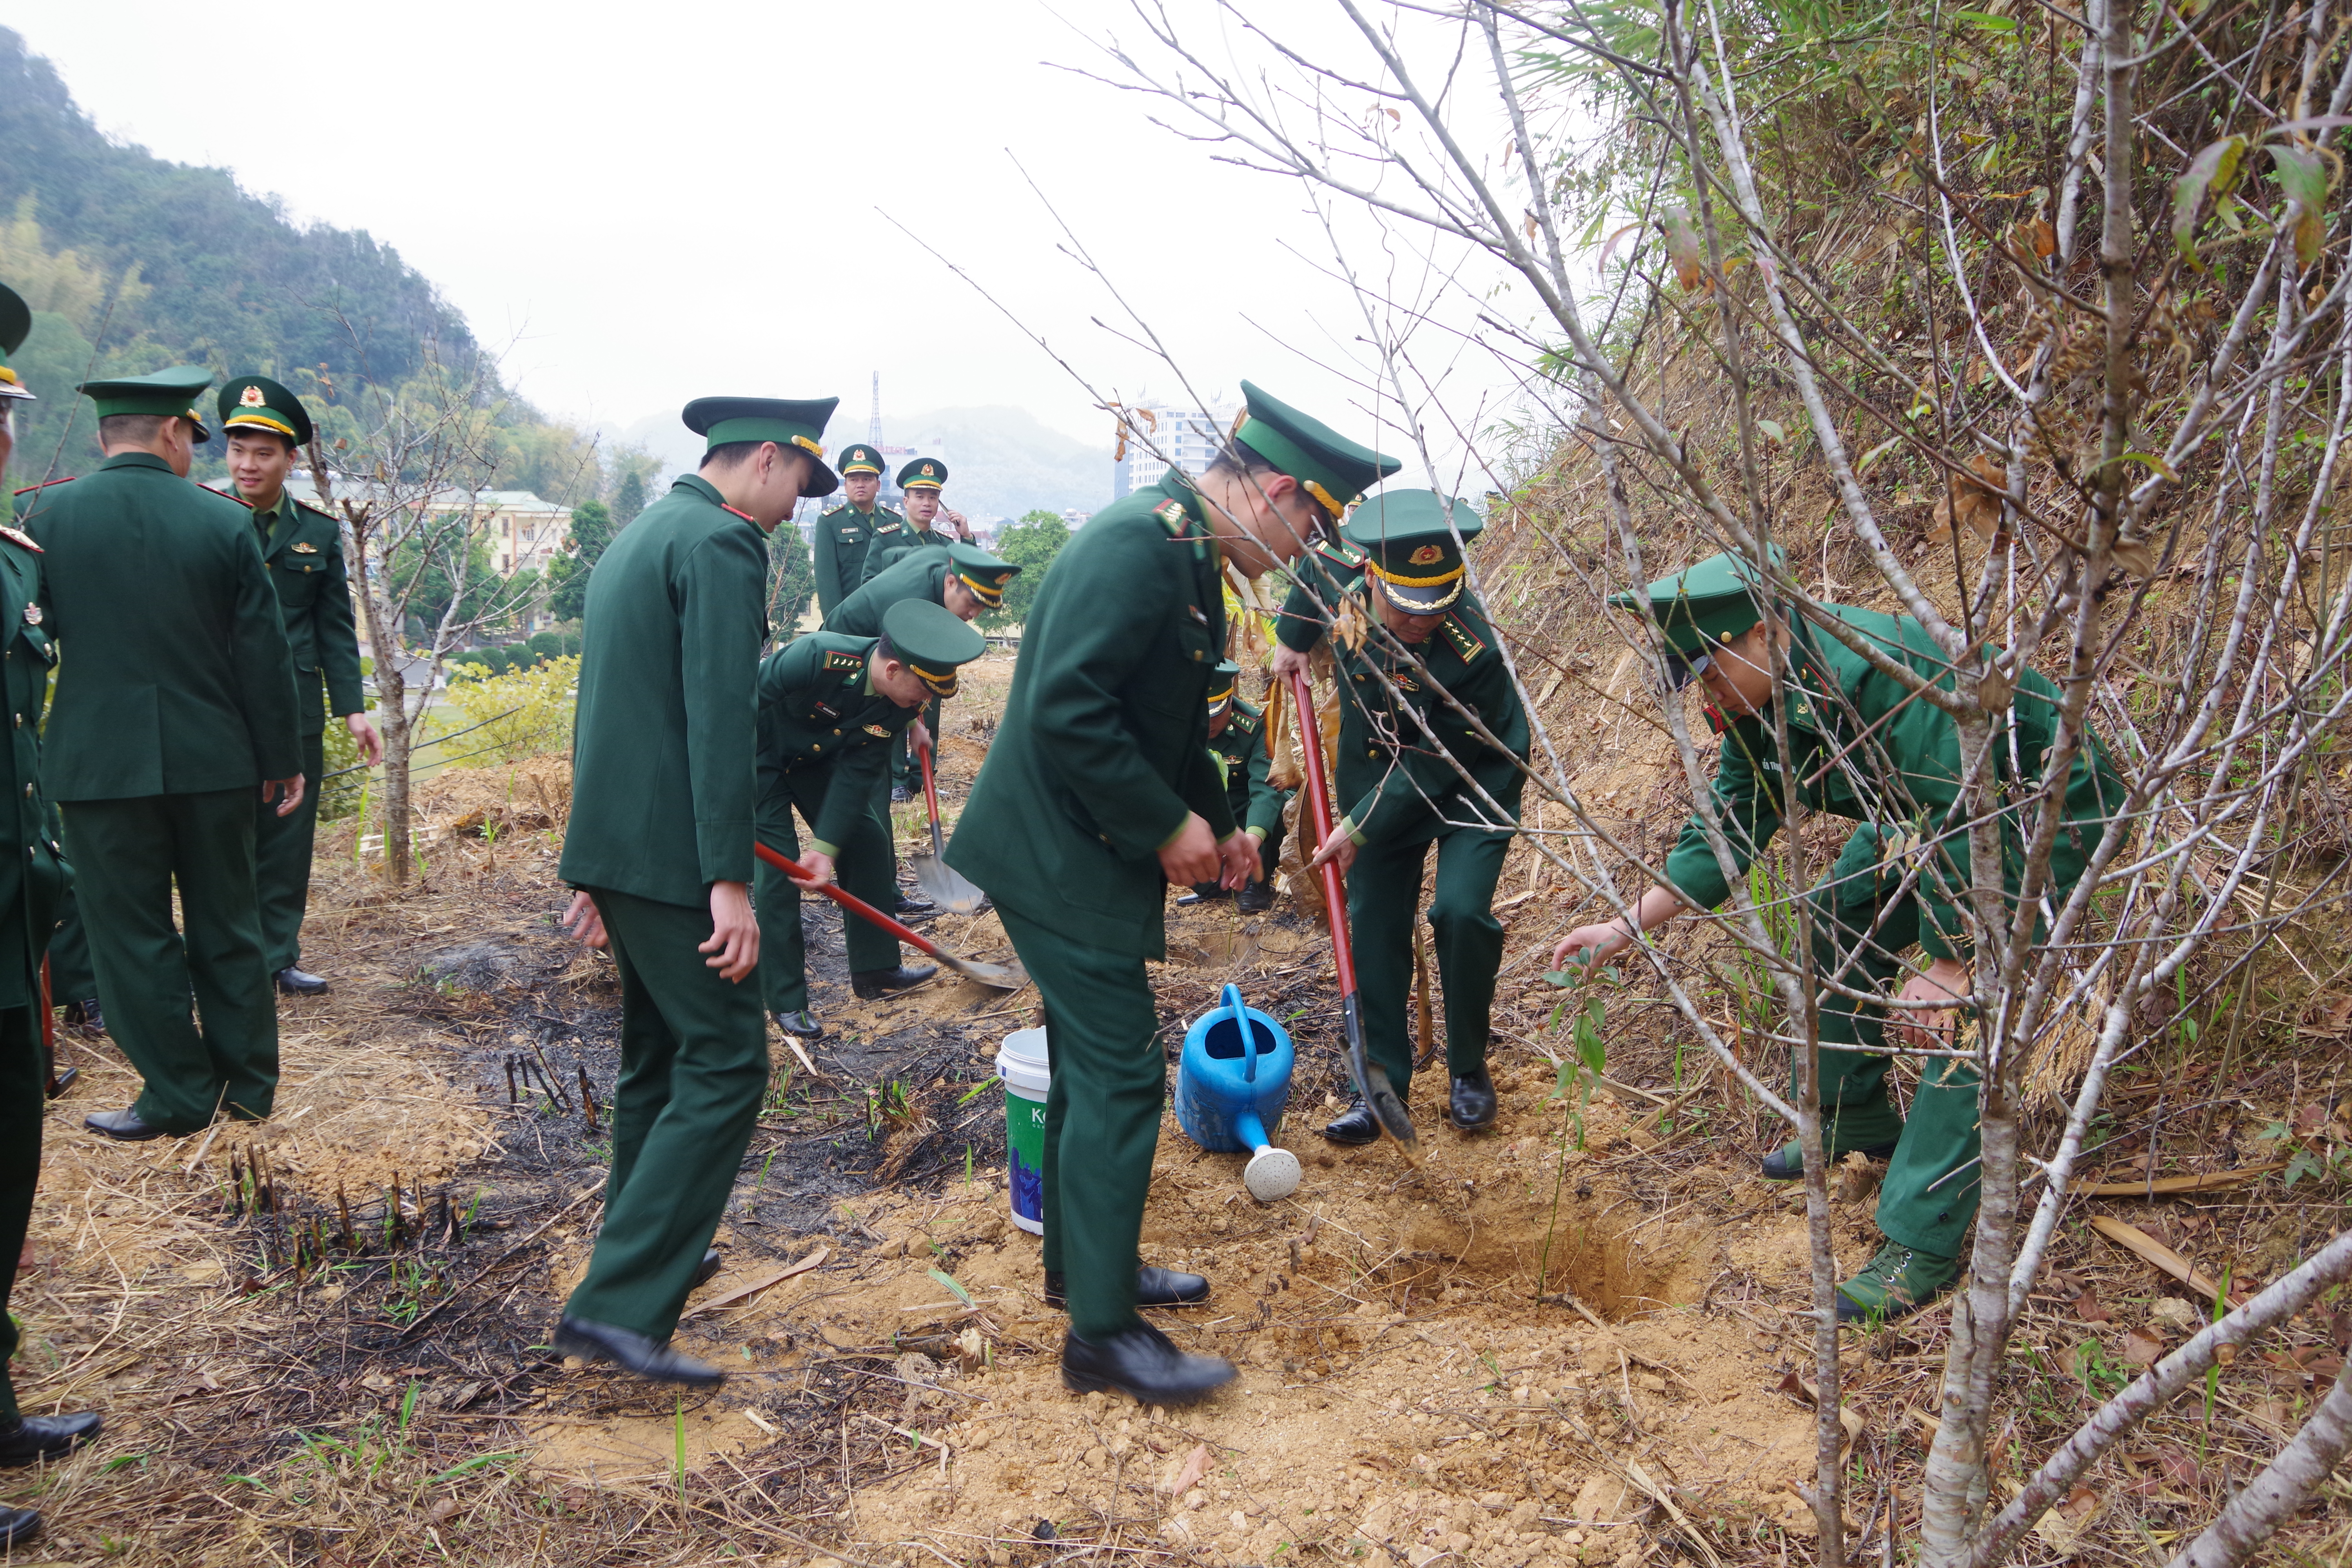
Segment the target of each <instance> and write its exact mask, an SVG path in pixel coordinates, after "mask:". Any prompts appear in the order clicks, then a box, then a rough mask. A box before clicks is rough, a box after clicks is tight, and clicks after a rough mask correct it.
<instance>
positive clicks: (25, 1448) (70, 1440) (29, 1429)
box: [0, 1410, 106, 1465]
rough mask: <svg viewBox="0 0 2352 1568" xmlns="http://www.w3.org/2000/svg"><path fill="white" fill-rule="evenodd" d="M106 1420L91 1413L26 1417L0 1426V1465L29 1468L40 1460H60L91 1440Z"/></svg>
mask: <svg viewBox="0 0 2352 1568" xmlns="http://www.w3.org/2000/svg"><path fill="white" fill-rule="evenodd" d="M105 1425H106V1420H105V1418H104V1417H103V1416H101V1415H99V1413H98V1412H97V1411H95V1410H80V1411H76V1412H75V1413H74V1414H73V1415H27V1416H25V1417H24V1418H23V1419H21V1420H19V1421H17V1422H16V1423H15V1424H14V1425H12V1426H0V1465H30V1464H33V1463H36V1462H37V1461H38V1460H42V1459H62V1458H65V1457H66V1456H67V1455H68V1454H70V1453H72V1452H73V1451H74V1450H75V1449H76V1448H79V1447H81V1446H82V1445H83V1444H84V1443H88V1442H90V1441H92V1440H94V1439H95V1438H96V1437H97V1436H98V1435H99V1432H100V1430H101V1429H102V1428H103V1427H104V1426H105Z"/></svg>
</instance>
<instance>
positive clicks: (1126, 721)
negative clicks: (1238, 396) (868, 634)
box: [869, 477, 1234, 958]
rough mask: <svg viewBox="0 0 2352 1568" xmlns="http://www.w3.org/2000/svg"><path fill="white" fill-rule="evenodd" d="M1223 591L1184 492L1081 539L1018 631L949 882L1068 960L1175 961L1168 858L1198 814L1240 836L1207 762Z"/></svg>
mask: <svg viewBox="0 0 2352 1568" xmlns="http://www.w3.org/2000/svg"><path fill="white" fill-rule="evenodd" d="M919 559H920V557H919V556H918V557H910V558H909V560H908V561H903V562H900V563H898V565H897V566H894V567H892V568H891V571H890V574H891V575H895V574H898V573H900V572H904V571H907V570H908V566H909V565H910V564H912V563H913V562H914V561H918V560H919ZM885 581H887V577H885V578H882V579H877V581H876V583H875V584H874V586H875V587H879V586H881V584H882V583H883V582H885ZM869 591H871V590H869ZM1224 646H1225V606H1224V592H1223V563H1222V561H1221V559H1220V556H1219V552H1218V550H1217V546H1216V542H1215V537H1214V535H1213V533H1212V531H1211V530H1210V527H1209V524H1208V522H1207V521H1206V519H1205V517H1204V516H1203V514H1202V507H1201V502H1200V500H1199V498H1198V497H1197V496H1195V495H1194V494H1193V493H1192V489H1190V488H1189V487H1187V486H1185V485H1183V484H1182V483H1181V480H1179V479H1174V478H1172V477H1171V479H1169V480H1167V481H1165V482H1163V483H1161V484H1158V485H1153V486H1150V487H1148V488H1146V489H1140V490H1138V491H1136V492H1135V493H1134V494H1132V495H1130V496H1128V497H1126V498H1125V499H1123V500H1118V501H1115V502H1113V503H1112V504H1111V505H1110V506H1109V507H1108V508H1106V509H1105V510H1102V511H1099V512H1097V513H1096V514H1095V516H1094V518H1093V520H1092V521H1089V522H1088V523H1087V525H1086V526H1085V527H1084V528H1082V529H1080V530H1078V531H1077V532H1076V533H1075V534H1073V535H1072V536H1071V538H1070V542H1069V543H1067V544H1066V545H1064V546H1063V547H1062V552H1061V553H1060V554H1059V555H1057V556H1055V559H1054V567H1053V570H1052V571H1051V572H1049V573H1047V574H1046V575H1045V584H1044V585H1043V586H1041V587H1040V588H1039V589H1038V591H1037V598H1036V602H1035V604H1034V606H1033V607H1032V608H1031V610H1030V613H1029V618H1028V622H1027V624H1026V626H1024V629H1023V636H1022V638H1021V656H1020V658H1019V661H1018V662H1017V663H1016V664H1015V665H1014V667H1013V694H1012V697H1011V699H1010V700H1008V701H1007V702H1006V703H1005V707H1004V718H1003V722H1002V723H1001V724H1000V725H999V726H998V729H997V732H996V740H995V742H994V743H993V744H992V745H991V746H990V747H989V749H988V760H987V761H986V762H985V763H982V765H981V770H980V777H979V778H978V779H977V780H975V781H974V782H973V784H972V789H971V798H970V800H968V801H967V802H966V803H965V805H964V810H963V817H962V820H961V822H959V823H958V824H957V825H956V833H955V840H954V842H953V843H951V844H950V845H949V847H948V856H947V858H948V862H949V864H950V865H952V866H953V867H955V868H956V869H957V870H959V871H961V872H962V873H963V874H964V875H965V876H967V877H969V878H971V879H972V880H973V881H974V882H976V883H978V884H979V885H980V886H981V887H982V888H984V889H987V890H988V893H989V895H990V897H992V898H993V899H994V900H996V901H997V902H998V903H1000V904H1003V906H1005V907H1006V908H1008V909H1012V910H1017V911H1018V912H1019V913H1021V914H1023V915H1024V916H1026V917H1027V918H1029V919H1030V920H1032V921H1035V922H1036V923H1037V924H1039V925H1042V926H1044V927H1045V928H1046V929H1047V930H1049V931H1055V932H1056V933H1057V934H1059V935H1061V936H1064V937H1066V938H1068V939H1069V940H1071V941H1073V942H1085V943H1087V944H1088V945H1089V946H1093V947H1099V948H1108V949H1109V950H1110V951H1112V952H1121V953H1130V954H1134V955H1136V956H1139V957H1143V958H1160V957H1161V956H1162V955H1163V954H1164V952H1165V951H1166V928H1165V925H1164V921H1163V917H1164V906H1165V903H1166V895H1165V889H1166V886H1167V881H1166V879H1165V878H1164V877H1163V876H1162V875H1161V873H1160V861H1159V850H1160V846H1162V845H1164V844H1166V843H1167V842H1168V841H1169V840H1170V839H1171V838H1173V837H1175V836H1176V835H1177V834H1178V833H1179V832H1180V831H1181V830H1182V828H1183V826H1184V821H1185V817H1186V815H1187V814H1188V813H1192V812H1198V813H1199V814H1200V815H1201V816H1202V817H1203V818H1205V819H1206V820H1207V822H1208V824H1209V826H1210V828H1211V829H1212V830H1213V831H1214V832H1215V834H1216V836H1217V837H1219V838H1220V839H1223V838H1226V837H1231V836H1232V834H1233V831H1234V820H1233V812H1232V809H1231V807H1230V806H1228V805H1227V804H1226V800H1225V791H1224V785H1223V781H1221V780H1220V779H1219V778H1218V777H1217V769H1216V764H1215V763H1214V762H1213V760H1212V758H1211V757H1210V754H1209V706H1208V694H1209V681H1210V679H1211V677H1212V675H1213V672H1214V671H1215V668H1216V666H1217V663H1218V661H1219V660H1220V659H1221V658H1223V657H1224Z"/></svg>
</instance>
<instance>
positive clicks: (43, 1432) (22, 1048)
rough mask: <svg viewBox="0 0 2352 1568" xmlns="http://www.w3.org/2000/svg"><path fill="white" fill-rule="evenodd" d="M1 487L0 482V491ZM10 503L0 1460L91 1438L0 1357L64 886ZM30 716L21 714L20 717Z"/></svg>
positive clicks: (43, 657) (9, 428)
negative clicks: (51, 941)
mask: <svg viewBox="0 0 2352 1568" xmlns="http://www.w3.org/2000/svg"><path fill="white" fill-rule="evenodd" d="M32 328H33V315H32V311H31V310H28V309H27V308H26V304H25V301H24V299H23V298H22V297H21V296H20V295H18V294H17V292H16V290H15V289H10V288H8V287H6V286H5V285H4V284H0V477H5V474H6V472H7V468H8V458H9V455H10V453H11V451H12V449H13V448H14V447H15V445H16V424H15V417H14V416H15V413H16V405H17V404H19V403H22V402H28V401H30V400H31V398H32V393H30V392H29V391H27V390H26V387H25V384H24V383H22V382H20V381H19V380H17V379H16V372H15V371H14V370H12V369H10V368H9V365H8V356H9V355H10V354H13V353H16V350H17V349H18V348H19V347H21V346H22V345H23V343H24V342H25V338H26V334H27V333H28V332H30V331H32ZM6 494H7V492H6V490H5V489H0V497H5V495H6ZM9 510H10V509H9V508H8V506H7V504H6V502H5V500H0V628H5V635H6V637H7V643H6V648H5V652H0V699H5V701H6V702H7V705H8V713H9V717H10V726H9V733H10V734H11V736H12V737H13V739H12V740H11V742H10V743H9V744H8V746H7V747H6V748H5V751H6V753H7V754H6V757H5V763H0V766H5V770H6V771H5V775H0V793H5V796H6V798H7V799H9V800H11V801H13V802H15V803H16V804H15V805H11V806H10V807H9V808H8V810H7V811H6V813H5V816H6V817H7V819H8V820H7V824H6V830H5V832H0V1465H30V1464H34V1463H37V1462H38V1461H41V1460H45V1459H60V1458H64V1457H65V1456H66V1455H67V1454H68V1453H70V1452H72V1451H73V1450H74V1449H75V1448H77V1447H79V1446H80V1445H82V1444H84V1443H87V1442H89V1440H90V1439H91V1438H93V1437H95V1436H98V1432H99V1426H100V1419H99V1416H98V1415H97V1414H96V1413H95V1412H91V1411H79V1412H75V1413H72V1414H67V1415H26V1414H24V1412H23V1411H21V1410H19V1409H17V1407H16V1388H15V1386H14V1385H13V1384H10V1383H9V1381H8V1358H9V1357H11V1356H13V1355H15V1354H16V1344H17V1340H18V1334H17V1329H16V1318H15V1317H14V1316H13V1315H11V1314H10V1313H9V1312H8V1310H7V1306H8V1295H9V1292H10V1291H11V1290H12V1289H15V1288H16V1260H17V1258H18V1257H19V1256H20V1255H21V1254H22V1253H23V1251H24V1247H25V1231H26V1227H27V1226H28V1225H29V1224H30V1223H31V1220H32V1215H33V1189H34V1187H35V1185H36V1184H37V1183H38V1182H39V1180H40V1176H41V1120H42V1117H41V1106H42V1102H43V1100H45V1098H46V1095H45V1093H44V1088H45V1085H44V1079H46V1077H47V1071H48V1068H47V1063H46V1062H45V1061H44V1060H43V1059H42V1053H41V1017H40V1011H39V1009H40V1005H41V950H42V949H43V948H44V947H46V946H47V945H48V942H47V939H48V934H49V931H50V930H51V928H52V927H53V926H54V925H55V924H56V922H57V904H58V899H59V898H60V897H61V896H62V895H63V894H64V892H65V889H66V883H67V874H66V867H65V858H64V856H63V855H62V854H61V853H60V852H59V850H58V846H57V843H56V841H55V840H54V839H53V838H52V837H51V836H50V834H49V831H48V824H47V819H46V807H45V805H44V804H43V802H42V801H41V799H40V797H39V794H38V789H37V785H38V783H39V778H40V760H41V703H42V700H43V697H44V696H45V694H46V692H47V685H48V676H49V668H50V667H51V666H52V665H53V664H55V663H56V662H57V655H56V652H55V650H54V649H53V648H52V647H50V644H49V638H48V634H47V632H46V631H44V630H43V629H42V628H43V624H44V622H45V621H46V619H47V616H46V613H45V612H44V611H43V609H42V607H41V552H40V547H39V546H38V545H37V544H35V543H34V542H33V541H32V540H31V539H30V538H29V537H28V536H26V534H23V533H20V532H18V531H16V529H14V528H11V527H8V526H6V523H7V517H8V513H9ZM28 720H29V721H30V722H27V721H28ZM40 1532H41V1516H40V1514H39V1512H38V1511H37V1510H34V1509H29V1508H9V1507H6V1506H5V1505H0V1552H9V1551H11V1550H12V1549H14V1548H16V1547H18V1546H22V1545H24V1544H25V1543H26V1542H29V1541H31V1540H32V1539H33V1538H34V1537H35V1536H37V1535H38V1534H39V1533H40Z"/></svg>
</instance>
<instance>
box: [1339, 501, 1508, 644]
mask: <svg viewBox="0 0 2352 1568" xmlns="http://www.w3.org/2000/svg"><path fill="white" fill-rule="evenodd" d="M1448 504H1449V500H1448V498H1447V497H1444V496H1442V495H1439V494H1438V493H1437V492H1436V491H1435V490H1382V491H1381V493H1380V494H1379V495H1376V496H1373V497H1371V498H1370V500H1366V501H1365V502H1364V503H1363V504H1362V505H1361V506H1360V507H1358V508H1357V509H1356V510H1354V511H1351V512H1349V514H1348V521H1347V522H1346V524H1345V525H1343V526H1342V527H1341V528H1340V530H1339V535H1340V537H1341V538H1343V539H1345V540H1346V541H1347V542H1349V543H1350V544H1352V545H1354V546H1356V547H1357V548H1358V549H1360V550H1361V551H1362V552H1364V553H1365V555H1366V556H1367V557H1369V558H1370V559H1369V560H1368V561H1367V562H1366V563H1365V570H1366V571H1367V573H1369V574H1370V576H1371V577H1372V579H1373V580H1374V581H1376V582H1377V583H1379V584H1380V585H1381V593H1383V594H1385V595H1388V598H1389V602H1390V603H1391V604H1393V605H1396V606H1397V608H1399V609H1401V610H1403V611H1405V612H1406V613H1408V614H1410V615H1415V616H1433V615H1435V614H1437V612H1439V611H1440V610H1443V609H1445V608H1447V607H1448V606H1449V605H1452V604H1453V603H1454V601H1455V600H1456V599H1459V598H1460V597H1461V596H1462V588H1463V585H1464V584H1466V583H1467V582H1469V580H1470V573H1469V569H1468V568H1467V567H1466V566H1465V565H1464V564H1463V561H1462V546H1461V545H1459V544H1456V543H1455V542H1454V535H1455V534H1456V533H1459V534H1461V536H1462V537H1463V539H1464V540H1465V541H1468V540H1473V539H1475V538H1477V537H1478V535H1480V534H1481V533H1484V532H1485V531H1486V519H1485V518H1483V517H1480V516H1479V515H1478V513H1477V510H1476V509H1475V508H1474V507H1472V506H1471V504H1470V503H1469V502H1468V501H1466V500H1451V502H1450V504H1451V505H1452V507H1453V516H1452V518H1451V521H1449V520H1448V518H1447V515H1446V508H1447V506H1448Z"/></svg>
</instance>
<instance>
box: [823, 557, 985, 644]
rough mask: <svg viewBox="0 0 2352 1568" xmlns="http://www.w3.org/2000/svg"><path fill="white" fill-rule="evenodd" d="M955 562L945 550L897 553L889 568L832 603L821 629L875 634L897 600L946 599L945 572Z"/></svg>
mask: <svg viewBox="0 0 2352 1568" xmlns="http://www.w3.org/2000/svg"><path fill="white" fill-rule="evenodd" d="M954 566H955V563H954V561H953V560H952V559H951V558H950V556H949V554H948V552H946V551H945V550H941V549H928V550H918V551H915V552H912V553H911V554H908V555H904V556H901V557H900V558H899V559H898V560H897V561H896V562H894V563H891V565H890V566H889V568H888V569H887V570H886V571H884V572H882V573H880V574H877V575H875V576H873V577H869V578H867V579H866V585H865V586H864V587H862V588H860V589H858V590H857V592H856V593H854V594H852V595H849V597H847V598H845V599H844V600H843V601H842V602H841V603H840V604H838V605H835V606H834V608H833V611H832V613H831V614H829V615H827V616H825V617H824V629H825V630H826V631H829V632H841V633H844V634H845V635H847V636H849V637H880V636H881V635H882V617H883V616H885V615H886V614H887V613H888V612H889V609H890V606H891V605H895V604H897V603H898V602H899V601H900V600H901V599H929V601H930V602H931V603H932V604H934V605H945V604H946V603H947V602H948V574H949V573H950V572H951V571H952V570H954Z"/></svg>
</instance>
